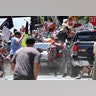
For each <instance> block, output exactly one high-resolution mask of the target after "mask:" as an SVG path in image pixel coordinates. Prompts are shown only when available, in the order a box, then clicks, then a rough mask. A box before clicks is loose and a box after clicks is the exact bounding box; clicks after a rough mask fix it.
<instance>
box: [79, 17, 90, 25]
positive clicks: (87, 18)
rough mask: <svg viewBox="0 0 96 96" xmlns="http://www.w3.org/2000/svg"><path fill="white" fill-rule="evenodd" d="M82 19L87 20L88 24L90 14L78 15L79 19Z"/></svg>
mask: <svg viewBox="0 0 96 96" xmlns="http://www.w3.org/2000/svg"><path fill="white" fill-rule="evenodd" d="M81 19H83V20H84V21H85V22H86V24H87V23H88V22H89V16H78V20H81Z"/></svg>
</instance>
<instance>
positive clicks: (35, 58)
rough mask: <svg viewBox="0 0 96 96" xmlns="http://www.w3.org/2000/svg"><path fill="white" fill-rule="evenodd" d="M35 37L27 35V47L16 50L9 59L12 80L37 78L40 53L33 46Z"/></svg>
mask: <svg viewBox="0 0 96 96" xmlns="http://www.w3.org/2000/svg"><path fill="white" fill-rule="evenodd" d="M34 44H35V39H34V38H33V37H32V36H28V37H27V39H26V45H27V47H22V48H20V49H19V50H17V51H16V53H15V55H14V56H13V58H12V60H11V69H12V70H13V71H14V78H13V79H14V80H37V76H38V72H39V63H40V57H41V54H40V52H39V51H37V50H36V49H34V48H33V46H34Z"/></svg>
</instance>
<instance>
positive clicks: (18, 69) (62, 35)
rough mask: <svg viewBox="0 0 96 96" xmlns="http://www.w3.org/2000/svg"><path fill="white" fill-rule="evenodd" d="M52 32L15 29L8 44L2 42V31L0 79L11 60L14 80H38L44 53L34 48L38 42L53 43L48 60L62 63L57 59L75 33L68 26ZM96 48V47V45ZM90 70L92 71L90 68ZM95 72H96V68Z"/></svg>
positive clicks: (0, 41) (0, 32) (0, 34)
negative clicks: (5, 66) (5, 65)
mask: <svg viewBox="0 0 96 96" xmlns="http://www.w3.org/2000/svg"><path fill="white" fill-rule="evenodd" d="M51 30H52V28H49V30H48V32H42V30H40V29H39V30H32V32H31V33H30V34H28V32H26V30H23V31H25V32H22V30H20V31H18V30H17V29H14V31H13V32H12V33H11V34H10V38H9V41H8V42H5V41H3V40H2V38H1V36H2V30H1V31H0V77H3V75H4V66H3V63H4V61H5V60H10V64H11V69H12V70H13V73H14V80H36V79H37V76H38V72H39V64H40V57H41V54H40V53H41V52H42V50H40V49H35V48H34V44H35V43H36V42H46V43H51V45H50V49H49V52H48V54H49V55H48V59H49V61H52V62H59V63H60V62H61V60H58V59H57V58H58V57H62V56H63V54H64V51H62V50H63V49H64V46H65V45H64V44H65V42H66V41H67V42H71V40H72V38H73V36H74V34H75V31H74V29H73V28H69V27H68V26H64V27H63V28H62V29H60V30H57V29H56V30H55V31H54V32H51ZM94 46H96V43H95V45H94ZM94 49H95V47H94ZM95 53H96V52H95V51H94V54H95ZM56 60H57V61H56ZM95 61H96V60H95ZM94 68H95V67H94ZM84 70H87V69H86V68H83V71H84ZM89 70H91V69H90V68H89ZM89 70H87V72H89ZM94 70H96V68H95V69H94ZM83 71H82V72H83ZM84 72H85V71H84ZM84 72H83V73H84ZM94 74H95V73H94Z"/></svg>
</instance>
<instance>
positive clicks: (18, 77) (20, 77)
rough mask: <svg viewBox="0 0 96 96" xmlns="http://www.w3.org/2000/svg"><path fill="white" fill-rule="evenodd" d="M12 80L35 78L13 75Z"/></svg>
mask: <svg viewBox="0 0 96 96" xmlns="http://www.w3.org/2000/svg"><path fill="white" fill-rule="evenodd" d="M13 80H35V79H34V78H32V77H30V76H16V75H14V78H13Z"/></svg>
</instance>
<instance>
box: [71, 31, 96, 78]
mask: <svg viewBox="0 0 96 96" xmlns="http://www.w3.org/2000/svg"><path fill="white" fill-rule="evenodd" d="M94 41H96V31H80V32H77V33H76V34H75V36H74V38H73V40H72V47H71V49H72V50H71V51H72V54H71V56H72V61H71V63H72V66H71V76H77V75H78V73H79V71H80V70H81V68H82V67H83V66H88V65H93V62H94V54H93V44H94Z"/></svg>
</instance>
